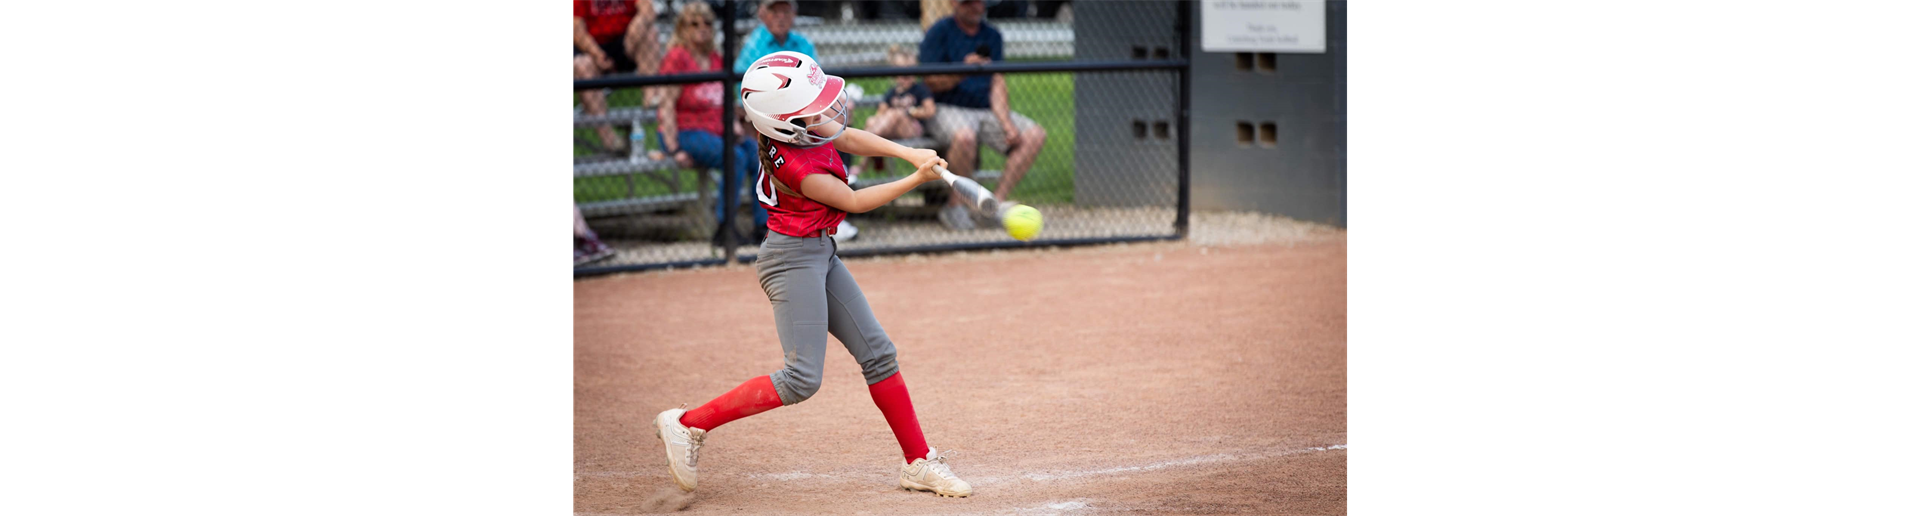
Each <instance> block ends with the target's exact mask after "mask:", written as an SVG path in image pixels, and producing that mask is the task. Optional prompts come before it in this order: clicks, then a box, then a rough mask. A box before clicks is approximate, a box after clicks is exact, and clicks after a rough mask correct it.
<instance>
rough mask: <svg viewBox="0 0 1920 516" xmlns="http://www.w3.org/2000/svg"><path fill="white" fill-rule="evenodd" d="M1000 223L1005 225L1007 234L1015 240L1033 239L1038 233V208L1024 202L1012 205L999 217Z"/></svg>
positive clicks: (1039, 223) (1039, 221)
mask: <svg viewBox="0 0 1920 516" xmlns="http://www.w3.org/2000/svg"><path fill="white" fill-rule="evenodd" d="M1000 223H1001V224H1002V225H1005V226H1006V227H1007V236H1011V237H1013V238H1014V239H1015V240H1022V241H1025V240H1033V237H1035V236H1038V235H1039V234H1040V226H1041V225H1042V222H1041V220H1040V210H1036V209H1033V207H1032V206H1027V205H1025V204H1018V205H1014V207H1012V208H1008V209H1007V214H1006V215H1002V216H1001V217H1000Z"/></svg>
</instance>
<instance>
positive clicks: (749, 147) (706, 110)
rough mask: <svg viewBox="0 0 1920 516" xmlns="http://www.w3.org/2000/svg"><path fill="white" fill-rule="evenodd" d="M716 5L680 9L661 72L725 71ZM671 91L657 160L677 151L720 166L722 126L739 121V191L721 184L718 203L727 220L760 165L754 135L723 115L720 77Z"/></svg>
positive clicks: (762, 211) (686, 158) (761, 217)
mask: <svg viewBox="0 0 1920 516" xmlns="http://www.w3.org/2000/svg"><path fill="white" fill-rule="evenodd" d="M713 36H714V16H713V8H712V7H708V6H707V3H706V2H687V3H686V5H684V6H682V7H681V8H680V15H679V16H677V17H675V19H674V23H673V36H672V39H671V40H670V41H669V43H668V45H667V47H668V48H667V56H666V58H665V59H664V60H662V61H661V63H660V73H662V74H673V73H702V72H719V71H723V70H725V69H726V68H724V66H725V65H724V64H723V63H721V62H720V51H719V49H718V48H717V47H715V46H714V43H713ZM663 89H664V91H666V94H665V95H664V96H663V100H662V101H661V102H660V131H659V132H660V143H661V147H662V148H663V149H665V151H666V152H664V153H662V152H660V151H653V152H651V153H649V156H650V157H652V158H653V159H666V157H667V156H672V157H673V160H674V162H675V163H678V164H679V165H680V166H681V167H683V168H695V167H699V168H719V167H720V165H721V159H722V156H723V155H722V154H721V153H722V152H726V151H728V149H726V148H724V147H725V146H726V140H724V139H722V138H721V136H720V134H721V133H720V131H723V130H726V128H725V127H724V126H725V125H729V124H726V122H727V121H729V120H731V121H732V122H733V123H732V124H730V125H732V126H733V127H732V130H733V132H734V134H736V135H740V144H739V145H736V146H734V148H733V149H731V150H732V151H733V153H734V157H733V170H732V173H733V184H734V186H735V188H733V189H732V190H733V191H727V189H726V188H721V192H720V195H719V200H720V202H718V203H716V204H715V205H714V215H715V217H716V220H725V218H726V217H725V214H726V212H727V210H730V209H737V208H738V207H739V206H740V200H741V199H740V191H741V190H742V189H744V188H745V186H746V185H747V181H748V180H749V178H752V177H753V175H752V174H751V173H753V172H758V171H759V170H760V159H759V156H758V155H757V151H756V149H755V148H756V145H755V144H754V138H752V137H750V136H748V135H747V133H745V132H744V131H743V130H742V128H741V125H740V123H739V121H738V120H732V118H733V117H723V116H721V113H720V106H721V104H720V102H721V95H725V94H727V92H726V88H725V87H723V86H721V85H720V83H719V82H702V83H695V84H687V85H682V86H672V87H665V88H663ZM751 204H753V221H754V234H753V238H754V241H759V240H760V239H763V238H765V237H766V232H767V209H766V208H765V207H763V206H761V205H760V203H759V202H751ZM719 236H720V233H719V228H716V229H715V231H714V240H715V241H716V242H717V241H718V240H719Z"/></svg>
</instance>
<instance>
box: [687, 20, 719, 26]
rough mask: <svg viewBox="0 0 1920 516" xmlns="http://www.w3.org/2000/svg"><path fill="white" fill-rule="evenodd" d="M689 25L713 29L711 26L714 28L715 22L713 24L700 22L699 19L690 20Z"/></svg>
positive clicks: (704, 21)
mask: <svg viewBox="0 0 1920 516" xmlns="http://www.w3.org/2000/svg"><path fill="white" fill-rule="evenodd" d="M687 25H688V26H691V27H711V26H713V22H711V21H707V20H698V19H696V20H689V21H687Z"/></svg>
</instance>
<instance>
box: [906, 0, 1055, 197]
mask: <svg viewBox="0 0 1920 516" xmlns="http://www.w3.org/2000/svg"><path fill="white" fill-rule="evenodd" d="M986 15H987V7H986V5H985V3H984V2H982V1H981V0H953V16H948V17H946V18H941V19H940V21H937V22H934V23H933V26H931V27H927V35H926V38H925V39H922V40H920V62H921V63H966V64H985V63H991V62H995V61H1005V60H1006V46H1005V44H1004V42H1003V41H1002V39H1001V37H1000V29H996V28H994V26H993V24H990V23H987V21H986ZM927 87H928V88H929V89H931V90H933V101H934V103H935V104H937V105H939V109H938V110H936V111H935V112H934V114H933V119H931V120H928V121H927V124H926V126H927V136H929V137H932V138H933V140H934V142H935V144H936V146H942V147H946V148H947V152H945V154H946V158H947V164H948V166H950V167H952V170H953V173H955V174H959V175H962V176H972V175H973V162H974V158H975V156H974V154H975V153H976V152H979V148H978V146H979V145H980V144H986V145H987V146H988V147H992V148H993V150H996V151H999V152H1000V153H1001V154H1005V155H1006V156H1007V167H1006V170H1004V171H1002V173H1001V175H1000V184H999V185H997V186H996V187H995V188H994V191H993V196H994V197H996V198H998V199H1000V200H1002V201H1005V200H1006V199H1007V195H1008V194H1011V193H1013V187H1014V186H1015V185H1018V184H1020V177H1021V176H1024V175H1026V174H1027V169H1028V168H1031V167H1032V166H1033V159H1034V156H1037V155H1039V154H1040V147H1041V146H1042V145H1045V144H1046V141H1047V130H1046V129H1043V128H1041V127H1040V126H1039V124H1035V123H1033V120H1031V119H1028V118H1027V117H1025V116H1022V115H1021V114H1019V113H1015V112H1013V110H1012V109H1011V108H1009V107H1008V105H1007V81H1006V78H1005V77H1003V76H1001V75H1000V74H992V75H978V74H976V75H935V76H929V77H927ZM940 221H941V222H943V223H945V224H946V225H947V227H950V228H954V229H972V228H973V220H972V218H971V217H970V216H969V215H968V213H967V208H966V206H965V205H964V204H962V202H961V200H960V196H957V195H955V196H949V198H948V202H947V206H946V207H945V208H941V210H940Z"/></svg>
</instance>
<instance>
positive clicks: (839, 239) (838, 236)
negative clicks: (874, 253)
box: [833, 219, 860, 244]
mask: <svg viewBox="0 0 1920 516" xmlns="http://www.w3.org/2000/svg"><path fill="white" fill-rule="evenodd" d="M857 236H860V228H856V227H853V224H848V223H847V219H840V227H838V228H835V229H834V230H833V241H834V243H840V244H844V243H847V241H849V240H853V237H857Z"/></svg>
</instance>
